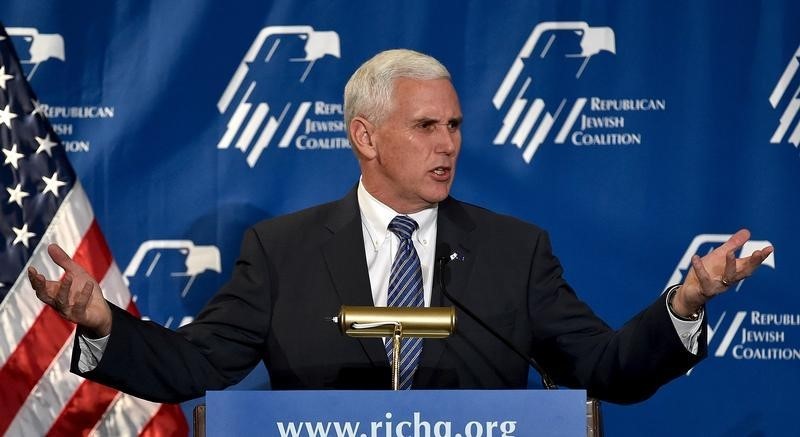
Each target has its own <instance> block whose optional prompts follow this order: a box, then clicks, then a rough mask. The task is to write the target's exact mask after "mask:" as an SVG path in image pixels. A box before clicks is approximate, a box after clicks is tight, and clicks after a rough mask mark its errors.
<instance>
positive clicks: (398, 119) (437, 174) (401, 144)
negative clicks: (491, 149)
mask: <svg viewBox="0 0 800 437" xmlns="http://www.w3.org/2000/svg"><path fill="white" fill-rule="evenodd" d="M461 120H462V114H461V107H460V105H459V104H458V96H457V95H456V91H455V89H454V88H453V85H452V84H451V83H450V81H449V80H447V79H432V80H417V79H408V78H399V79H396V80H395V82H394V92H393V94H392V102H391V103H390V106H389V111H388V113H387V114H386V116H385V117H384V119H383V120H382V121H381V122H380V123H378V124H377V125H376V126H374V129H373V131H372V133H371V139H372V143H373V146H374V147H375V151H376V156H375V159H374V160H373V162H372V165H370V166H369V167H368V168H369V171H368V172H365V173H364V184H365V187H366V188H367V190H368V191H369V192H370V193H371V194H372V195H373V196H375V197H376V198H377V199H379V200H380V201H382V202H383V203H384V204H386V205H388V206H390V207H391V208H392V209H394V210H395V211H397V212H401V213H412V212H416V211H420V210H422V209H425V208H428V207H430V206H432V205H434V204H436V203H438V202H440V201H442V200H444V199H445V198H446V197H447V195H448V193H449V192H450V187H451V186H452V184H453V178H454V176H455V170H456V159H457V158H458V152H459V150H460V148H461Z"/></svg>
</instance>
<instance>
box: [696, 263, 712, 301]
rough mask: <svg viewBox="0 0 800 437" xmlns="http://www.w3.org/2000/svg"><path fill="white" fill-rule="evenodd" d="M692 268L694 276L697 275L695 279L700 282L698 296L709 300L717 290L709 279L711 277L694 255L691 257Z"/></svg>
mask: <svg viewBox="0 0 800 437" xmlns="http://www.w3.org/2000/svg"><path fill="white" fill-rule="evenodd" d="M692 268H693V269H694V274H695V275H697V279H698V280H699V281H700V294H702V295H703V296H704V297H705V298H706V299H711V298H712V297H714V295H715V294H716V293H715V291H714V290H715V289H716V288H717V287H716V285H715V284H714V282H716V281H714V280H713V279H712V278H711V275H710V274H709V273H708V270H706V266H705V265H704V264H703V260H702V259H701V258H700V257H699V256H697V255H695V256H693V257H692Z"/></svg>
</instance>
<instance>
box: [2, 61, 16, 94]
mask: <svg viewBox="0 0 800 437" xmlns="http://www.w3.org/2000/svg"><path fill="white" fill-rule="evenodd" d="M13 78H14V76H12V75H10V74H6V67H5V66H2V67H0V88H2V89H6V81H8V80H10V79H13Z"/></svg>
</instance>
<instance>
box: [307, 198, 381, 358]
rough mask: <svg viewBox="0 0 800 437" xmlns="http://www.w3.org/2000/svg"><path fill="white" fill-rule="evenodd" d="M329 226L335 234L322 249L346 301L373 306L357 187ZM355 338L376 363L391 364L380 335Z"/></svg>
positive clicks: (335, 211) (335, 281)
mask: <svg viewBox="0 0 800 437" xmlns="http://www.w3.org/2000/svg"><path fill="white" fill-rule="evenodd" d="M325 226H326V227H327V228H328V230H330V231H331V233H332V234H333V236H332V237H331V239H330V240H328V241H327V242H325V244H323V246H322V252H323V256H324V257H325V263H326V264H327V266H328V272H329V273H330V275H331V281H332V282H333V286H334V288H335V289H336V293H337V294H338V295H339V299H340V301H341V302H342V305H358V306H373V305H374V304H373V301H372V291H371V290H372V289H371V287H370V283H369V271H368V270H367V263H366V256H365V255H364V234H363V231H362V228H361V214H360V212H359V209H358V200H357V196H356V190H355V189H353V190H351V191H350V193H348V195H347V196H346V197H345V198H344V199H342V200H341V201H339V203H338V205H337V208H336V209H335V210H334V212H333V213H332V214H331V216H330V217H329V219H328V220H327V221H326V223H325ZM353 341H358V342H360V343H361V347H362V348H363V349H364V352H365V353H366V354H367V356H369V359H370V361H372V364H373V365H376V366H384V365H386V364H387V362H388V360H387V357H386V352H385V350H384V348H383V343H382V342H381V340H380V339H378V338H359V339H353Z"/></svg>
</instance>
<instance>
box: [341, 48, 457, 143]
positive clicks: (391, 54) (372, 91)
mask: <svg viewBox="0 0 800 437" xmlns="http://www.w3.org/2000/svg"><path fill="white" fill-rule="evenodd" d="M400 77H405V78H409V79H420V80H430V79H450V72H448V71H447V68H445V66H444V65H442V63H441V62H439V61H437V60H436V59H434V58H433V57H431V56H428V55H425V54H422V53H419V52H415V51H414V50H408V49H394V50H386V51H383V52H380V53H378V54H377V55H375V56H373V57H372V58H371V59H369V60H368V61H367V62H364V63H363V64H361V66H360V67H358V70H356V71H355V73H353V75H352V76H350V80H348V81H347V85H345V87H344V123H345V126H348V128H349V126H350V122H351V121H352V120H353V118H354V117H356V116H361V117H364V118H366V119H367V120H369V121H370V122H372V123H376V124H378V123H380V122H381V121H382V120H383V118H384V117H385V116H386V114H387V112H388V111H389V106H390V103H391V100H392V91H393V89H394V80H395V79H397V78H400ZM351 141H352V139H351Z"/></svg>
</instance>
